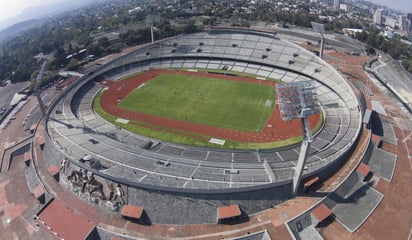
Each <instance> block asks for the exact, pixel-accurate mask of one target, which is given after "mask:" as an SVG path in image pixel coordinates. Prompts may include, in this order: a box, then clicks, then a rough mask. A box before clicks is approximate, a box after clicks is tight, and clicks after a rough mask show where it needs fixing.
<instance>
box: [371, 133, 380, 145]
mask: <svg viewBox="0 0 412 240" xmlns="http://www.w3.org/2000/svg"><path fill="white" fill-rule="evenodd" d="M380 141H381V137H380V136H378V135H376V134H372V142H377V143H378V142H380Z"/></svg>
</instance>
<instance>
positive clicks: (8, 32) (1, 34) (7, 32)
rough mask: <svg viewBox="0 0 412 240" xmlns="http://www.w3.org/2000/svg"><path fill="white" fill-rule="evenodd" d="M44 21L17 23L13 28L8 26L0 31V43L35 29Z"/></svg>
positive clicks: (33, 20)
mask: <svg viewBox="0 0 412 240" xmlns="http://www.w3.org/2000/svg"><path fill="white" fill-rule="evenodd" d="M45 20H46V19H44V18H43V19H32V20H27V21H23V22H20V23H17V24H15V25H13V26H10V27H8V28H6V29H4V30H2V31H0V43H2V42H3V41H4V40H7V39H10V38H13V37H15V36H17V35H18V34H19V33H20V32H22V31H25V30H28V29H30V28H33V27H36V26H38V25H40V24H42V23H43V22H44V21H45Z"/></svg>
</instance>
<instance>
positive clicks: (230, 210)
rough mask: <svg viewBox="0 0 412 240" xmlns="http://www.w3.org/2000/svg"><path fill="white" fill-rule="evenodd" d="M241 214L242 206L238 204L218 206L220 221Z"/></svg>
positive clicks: (218, 218)
mask: <svg viewBox="0 0 412 240" xmlns="http://www.w3.org/2000/svg"><path fill="white" fill-rule="evenodd" d="M241 214H242V213H241V212H240V208H239V206H238V205H230V206H225V207H219V208H217V220H218V222H220V221H223V220H227V219H232V218H236V217H240V215H241Z"/></svg>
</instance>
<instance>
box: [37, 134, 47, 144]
mask: <svg viewBox="0 0 412 240" xmlns="http://www.w3.org/2000/svg"><path fill="white" fill-rule="evenodd" d="M38 142H39V145H43V144H45V143H46V141H45V140H44V137H43V136H41V137H39V139H38Z"/></svg>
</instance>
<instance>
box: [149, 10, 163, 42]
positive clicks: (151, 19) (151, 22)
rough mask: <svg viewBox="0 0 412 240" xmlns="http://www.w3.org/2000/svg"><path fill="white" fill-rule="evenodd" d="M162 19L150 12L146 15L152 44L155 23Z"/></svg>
mask: <svg viewBox="0 0 412 240" xmlns="http://www.w3.org/2000/svg"><path fill="white" fill-rule="evenodd" d="M159 21H160V16H159V15H152V14H149V15H147V17H146V24H147V25H149V26H150V35H151V37H152V44H154V23H155V22H159Z"/></svg>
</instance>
